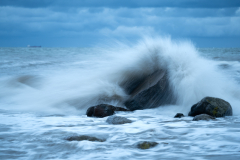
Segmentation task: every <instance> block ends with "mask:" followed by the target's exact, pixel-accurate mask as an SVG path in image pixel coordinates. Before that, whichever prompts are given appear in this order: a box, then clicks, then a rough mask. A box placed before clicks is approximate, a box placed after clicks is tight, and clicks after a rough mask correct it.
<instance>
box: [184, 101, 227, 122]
mask: <svg viewBox="0 0 240 160" xmlns="http://www.w3.org/2000/svg"><path fill="white" fill-rule="evenodd" d="M199 114H208V115H210V116H213V117H224V116H232V107H231V105H230V104H229V103H228V102H226V101H224V100H223V99H220V98H214V97H205V98H203V99H202V100H201V101H200V102H198V103H197V104H194V105H193V106H192V107H191V111H190V112H189V113H188V115H189V116H196V115H199Z"/></svg>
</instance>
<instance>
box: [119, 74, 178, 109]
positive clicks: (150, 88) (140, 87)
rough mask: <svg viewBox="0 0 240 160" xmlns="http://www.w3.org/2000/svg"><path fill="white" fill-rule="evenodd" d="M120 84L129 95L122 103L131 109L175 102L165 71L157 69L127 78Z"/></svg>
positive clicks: (154, 106)
mask: <svg viewBox="0 0 240 160" xmlns="http://www.w3.org/2000/svg"><path fill="white" fill-rule="evenodd" d="M121 85H122V87H123V88H124V89H125V91H126V93H128V94H129V95H130V98H129V99H128V100H127V101H125V103H124V104H125V106H126V107H127V108H128V109H130V110H132V111H133V110H141V109H147V108H156V107H159V106H160V105H164V104H173V103H174V102H175V98H174V97H173V93H172V92H171V89H170V85H169V82H168V76H167V73H166V72H165V71H163V70H157V71H155V72H153V73H152V74H151V75H147V76H142V77H134V79H132V80H131V79H130V80H127V81H126V82H125V83H123V84H121Z"/></svg>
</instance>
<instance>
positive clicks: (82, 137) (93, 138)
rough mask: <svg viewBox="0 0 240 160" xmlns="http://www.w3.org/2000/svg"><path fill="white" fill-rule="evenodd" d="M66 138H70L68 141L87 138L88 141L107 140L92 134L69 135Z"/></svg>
mask: <svg viewBox="0 0 240 160" xmlns="http://www.w3.org/2000/svg"><path fill="white" fill-rule="evenodd" d="M66 140H68V141H84V140H87V141H98V142H104V141H105V140H103V139H99V138H96V137H91V136H85V135H82V136H72V137H68V138H67V139H66Z"/></svg>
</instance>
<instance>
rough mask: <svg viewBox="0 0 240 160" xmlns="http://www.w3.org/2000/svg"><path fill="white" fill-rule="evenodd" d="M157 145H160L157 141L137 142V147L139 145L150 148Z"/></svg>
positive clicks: (141, 147)
mask: <svg viewBox="0 0 240 160" xmlns="http://www.w3.org/2000/svg"><path fill="white" fill-rule="evenodd" d="M156 145H158V143H157V142H148V141H144V142H139V143H138V144H137V147H138V148H139V149H149V148H152V147H155V146H156Z"/></svg>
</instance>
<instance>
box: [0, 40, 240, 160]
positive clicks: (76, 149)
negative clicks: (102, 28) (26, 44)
mask: <svg viewBox="0 0 240 160" xmlns="http://www.w3.org/2000/svg"><path fill="white" fill-rule="evenodd" d="M106 46H107V45H105V47H99V46H98V47H96V48H0V88H1V90H0V159H14V158H17V159H79V158H81V159H113V158H114V159H137V158H139V159H143V158H144V159H159V155H160V154H161V158H164V159H173V158H182V159H187V158H188V157H189V159H228V158H230V159H231V158H232V159H238V158H239V151H240V145H239V144H240V143H239V142H240V139H239V136H238V133H239V132H240V130H239V124H240V108H239V106H240V91H239V87H240V86H239V85H240V62H239V59H238V58H237V57H240V49H203V48H200V49H197V48H196V47H194V45H193V44H192V43H191V42H189V41H174V40H171V39H170V38H145V39H142V40H139V42H138V43H136V44H131V45H128V44H126V43H119V42H118V43H114V44H112V43H109V45H108V46H107V47H106ZM220 53H221V54H220ZM159 69H161V70H166V72H167V75H168V79H169V83H170V87H171V89H172V96H173V97H175V98H176V103H175V104H174V105H165V106H159V107H158V108H155V109H146V110H138V111H134V112H131V113H121V112H120V113H117V115H120V116H123V117H126V118H129V119H131V120H132V121H133V123H130V124H124V125H109V124H107V123H106V119H107V117H105V118H89V117H87V116H86V115H85V113H86V110H87V108H88V107H90V106H93V105H96V104H100V103H107V104H112V105H116V106H120V107H124V104H123V102H124V101H125V100H126V99H127V98H128V94H127V93H125V90H124V89H123V88H122V87H121V84H122V83H123V82H124V81H125V80H127V79H129V78H130V79H131V78H132V77H136V76H145V75H149V74H151V73H154V72H155V71H156V70H159ZM205 96H212V97H218V98H222V99H224V100H226V101H228V102H229V103H230V104H231V106H232V107H233V114H234V116H232V117H225V118H219V119H218V120H217V121H209V122H207V121H206V122H194V121H192V118H191V117H185V118H182V119H174V118H173V116H174V115H175V114H176V113H178V112H181V113H184V114H185V115H187V113H188V112H189V111H190V108H191V106H192V105H193V104H195V103H197V102H198V101H199V100H201V99H202V98H204V97H205ZM71 135H91V136H95V137H98V138H103V139H106V141H105V142H90V141H80V142H68V141H66V137H68V136H71ZM146 140H147V141H154V142H157V143H159V144H158V145H157V146H156V147H155V148H152V149H149V150H147V151H142V150H139V149H137V148H136V143H137V142H139V141H146ZM11 142H13V143H11Z"/></svg>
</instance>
